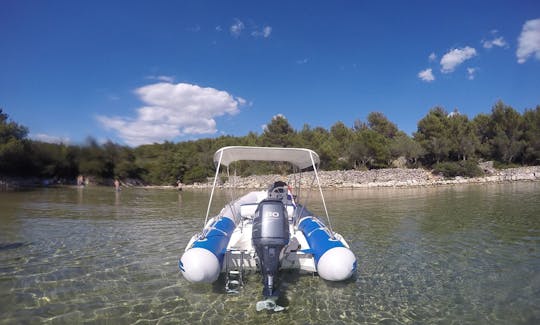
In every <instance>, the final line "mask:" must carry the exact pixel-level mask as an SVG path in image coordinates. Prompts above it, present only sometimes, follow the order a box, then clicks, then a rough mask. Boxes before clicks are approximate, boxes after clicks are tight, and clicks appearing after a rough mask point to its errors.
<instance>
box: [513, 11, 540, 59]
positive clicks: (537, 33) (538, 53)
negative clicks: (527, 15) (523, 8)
mask: <svg viewBox="0 0 540 325" xmlns="http://www.w3.org/2000/svg"><path fill="white" fill-rule="evenodd" d="M531 55H534V57H535V58H536V59H537V60H540V18H538V19H533V20H528V21H526V22H525V24H523V29H522V30H521V34H520V35H519V38H518V49H517V51H516V56H517V58H518V63H525V61H527V60H528V59H529V57H530V56H531Z"/></svg>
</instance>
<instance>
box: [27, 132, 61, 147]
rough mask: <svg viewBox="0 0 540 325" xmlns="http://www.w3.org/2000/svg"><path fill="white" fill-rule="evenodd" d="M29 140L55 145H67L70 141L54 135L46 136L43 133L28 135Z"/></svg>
mask: <svg viewBox="0 0 540 325" xmlns="http://www.w3.org/2000/svg"><path fill="white" fill-rule="evenodd" d="M30 138H31V139H34V140H37V141H41V142H47V143H57V144H60V143H66V144H67V143H69V141H70V140H69V138H66V137H57V136H54V135H48V134H44V133H37V134H30Z"/></svg>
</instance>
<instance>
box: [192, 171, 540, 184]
mask: <svg viewBox="0 0 540 325" xmlns="http://www.w3.org/2000/svg"><path fill="white" fill-rule="evenodd" d="M484 172H485V175H484V176H482V177H474V178H465V177H459V176H458V177H455V178H444V177H443V176H440V175H435V174H433V173H432V172H431V171H429V170H425V169H421V168H417V169H407V168H387V169H376V170H366V171H357V170H344V171H319V179H320V181H321V185H322V187H324V188H335V189H353V188H373V187H414V186H437V185H450V184H476V183H502V182H512V181H540V166H530V167H518V168H508V169H501V170H495V169H491V168H490V169H487V170H484ZM281 178H285V177H284V176H283V177H282V176H280V175H260V176H248V177H236V179H229V180H227V181H226V182H224V183H223V184H219V186H220V187H225V188H227V187H232V186H235V187H237V188H248V189H249V188H266V187H267V186H268V184H270V183H271V182H273V181H275V180H278V179H281ZM286 178H287V181H289V182H292V180H293V179H294V178H293V175H288V176H287V177H286ZM312 178H313V172H306V173H303V176H302V179H301V185H302V186H310V185H311V181H312ZM210 187H212V183H211V182H208V183H197V184H193V185H185V186H184V188H210Z"/></svg>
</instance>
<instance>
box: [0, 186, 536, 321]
mask: <svg viewBox="0 0 540 325" xmlns="http://www.w3.org/2000/svg"><path fill="white" fill-rule="evenodd" d="M208 196H209V193H207V192H188V191H184V192H181V193H179V192H176V191H173V190H144V189H125V190H124V191H122V192H120V193H115V192H114V191H112V190H111V189H108V188H107V189H105V188H86V189H74V188H64V189H42V190H35V191H27V192H15V193H0V315H1V318H0V323H5V324H13V323H39V322H44V323H51V324H56V323H59V324H61V323H66V324H74V323H111V324H131V323H138V324H147V323H148V324H155V323H184V324H191V323H198V322H203V323H209V324H220V323H232V324H236V323H269V322H272V323H275V324H295V323H296V324H328V323H330V324H340V323H341V324H354V323H373V324H410V323H414V324H418V323H424V324H434V323H441V324H452V323H457V324H463V323H471V324H496V323H498V324H535V323H539V322H540V308H538V306H540V183H513V184H497V185H468V186H459V187H439V188H420V189H376V190H357V191H333V192H328V193H327V196H326V197H327V204H328V207H329V211H330V212H331V214H332V216H333V218H332V224H333V228H334V230H335V231H338V232H340V233H341V234H342V235H343V236H344V237H345V238H346V239H347V240H348V242H349V244H350V246H351V248H352V250H353V251H354V253H355V254H356V255H357V258H358V260H359V270H358V272H357V274H356V275H355V276H354V278H353V279H351V280H349V281H347V282H345V283H330V282H325V281H323V280H321V279H319V278H318V277H313V276H311V275H298V274H297V273H295V272H288V273H285V274H283V276H282V292H283V297H282V298H281V300H280V301H279V302H280V303H281V304H282V305H285V306H288V310H287V311H285V312H281V313H276V314H268V313H266V312H261V313H257V312H256V311H255V303H256V301H257V300H259V299H260V293H261V289H262V285H261V283H260V279H259V276H258V275H257V274H250V275H249V276H248V277H247V281H246V285H245V287H244V289H243V290H242V292H241V294H239V295H226V294H225V293H224V288H223V287H224V282H223V281H218V282H216V283H215V284H214V285H194V284H190V283H188V282H187V281H186V280H184V279H183V278H182V276H181V275H180V274H179V272H178V267H177V260H178V257H179V255H181V254H182V252H183V249H184V247H185V245H186V243H187V242H188V240H189V238H190V237H191V236H192V234H193V233H195V232H198V231H200V228H201V227H202V223H203V218H204V213H205V212H206V202H207V198H208ZM226 201H227V198H226V195H225V194H224V193H220V194H218V200H217V203H216V204H215V205H214V210H215V211H216V212H217V211H218V210H219V209H220V208H221V206H222V205H223V203H224V202H226ZM312 201H313V202H311V204H310V203H308V206H309V207H310V208H311V210H314V211H321V210H322V209H321V208H320V207H319V204H318V202H316V201H315V200H314V199H312ZM201 215H202V216H201Z"/></svg>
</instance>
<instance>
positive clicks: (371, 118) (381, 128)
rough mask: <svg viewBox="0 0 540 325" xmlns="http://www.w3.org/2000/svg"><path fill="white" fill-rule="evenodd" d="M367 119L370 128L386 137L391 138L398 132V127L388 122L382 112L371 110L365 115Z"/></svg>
mask: <svg viewBox="0 0 540 325" xmlns="http://www.w3.org/2000/svg"><path fill="white" fill-rule="evenodd" d="M367 121H368V122H367V125H368V127H369V128H370V129H372V130H373V131H375V132H377V133H379V134H380V135H382V136H384V137H386V138H389V139H392V138H394V137H395V136H396V135H397V134H398V132H399V129H398V127H397V126H396V125H395V124H394V123H392V122H390V121H389V120H388V119H387V118H386V116H384V114H383V113H380V112H371V113H369V115H368V117H367Z"/></svg>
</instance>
